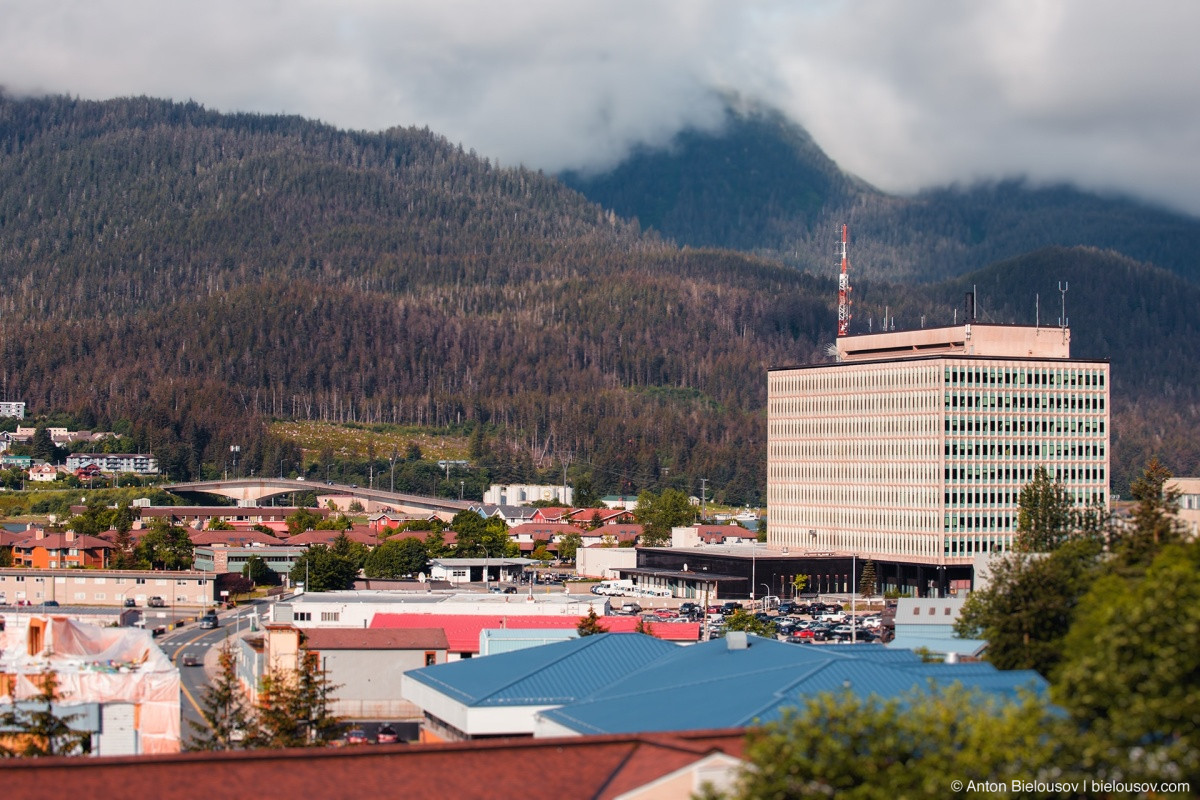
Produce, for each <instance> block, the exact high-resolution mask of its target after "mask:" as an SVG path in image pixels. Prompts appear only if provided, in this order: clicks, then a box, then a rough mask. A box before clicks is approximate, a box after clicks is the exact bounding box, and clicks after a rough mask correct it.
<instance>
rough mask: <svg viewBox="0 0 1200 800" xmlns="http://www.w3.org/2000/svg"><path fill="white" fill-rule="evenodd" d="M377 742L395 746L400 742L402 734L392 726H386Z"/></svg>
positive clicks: (381, 730)
mask: <svg viewBox="0 0 1200 800" xmlns="http://www.w3.org/2000/svg"><path fill="white" fill-rule="evenodd" d="M375 741H376V742H377V743H378V744H395V743H396V742H398V741H400V734H398V733H396V729H395V728H393V727H392V726H391V725H384V726H383V727H382V728H380V729H379V733H378V734H377V735H376V736H375Z"/></svg>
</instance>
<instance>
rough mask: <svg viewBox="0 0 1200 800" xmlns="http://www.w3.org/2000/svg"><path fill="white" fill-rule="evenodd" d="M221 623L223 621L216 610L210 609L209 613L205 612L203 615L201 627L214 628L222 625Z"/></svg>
mask: <svg viewBox="0 0 1200 800" xmlns="http://www.w3.org/2000/svg"><path fill="white" fill-rule="evenodd" d="M220 625H221V621H220V619H218V618H217V614H216V612H215V611H209V612H208V613H207V614H205V615H204V616H203V617H201V618H200V627H201V628H205V629H212V628H217V627H220Z"/></svg>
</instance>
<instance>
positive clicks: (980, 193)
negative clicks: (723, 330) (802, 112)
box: [562, 109, 1200, 282]
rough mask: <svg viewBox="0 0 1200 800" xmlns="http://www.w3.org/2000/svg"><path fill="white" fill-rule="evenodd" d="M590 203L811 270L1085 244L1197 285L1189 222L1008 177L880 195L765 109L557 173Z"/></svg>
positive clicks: (889, 275) (880, 273)
mask: <svg viewBox="0 0 1200 800" xmlns="http://www.w3.org/2000/svg"><path fill="white" fill-rule="evenodd" d="M562 178H563V180H564V182H566V183H567V184H568V185H570V186H573V187H574V188H576V189H578V190H579V191H580V192H582V193H583V194H584V195H585V196H587V197H588V198H590V199H591V200H593V201H595V202H597V203H599V204H601V205H603V206H605V207H607V208H611V209H613V210H615V211H616V212H617V213H618V214H620V215H621V216H624V217H628V218H634V219H637V220H638V221H639V222H640V223H641V224H642V225H643V226H645V227H649V228H652V229H654V230H656V231H659V232H660V233H662V234H663V235H664V236H667V237H669V238H671V239H673V240H675V241H676V242H678V243H680V244H685V245H692V246H706V247H724V248H730V249H735V250H744V251H749V252H755V253H758V254H760V255H764V256H767V257H771V258H776V259H779V260H781V261H784V262H785V263H790V264H794V265H796V266H799V267H801V268H803V269H805V270H808V271H811V272H814V273H816V274H829V275H832V274H833V272H834V271H835V270H836V269H837V267H838V263H839V262H838V260H837V256H836V254H837V247H838V242H840V231H841V225H842V223H847V224H849V226H850V231H851V250H850V257H851V263H852V265H853V269H854V271H855V274H856V275H858V276H867V277H871V278H883V279H887V280H891V281H922V282H929V281H937V280H941V279H944V278H950V277H953V276H956V275H961V274H963V273H965V272H970V271H971V270H974V269H978V268H980V267H984V266H986V265H988V264H991V263H993V262H996V261H1001V260H1004V259H1008V258H1013V257H1016V256H1019V255H1021V254H1023V253H1028V252H1031V251H1034V250H1038V249H1041V248H1044V247H1051V246H1060V247H1075V246H1082V247H1096V248H1100V249H1104V250H1113V251H1115V252H1118V253H1121V254H1123V255H1126V256H1129V257H1130V258H1132V259H1135V260H1137V261H1142V262H1146V263H1150V264H1154V265H1157V266H1160V267H1163V268H1165V269H1168V270H1171V271H1173V272H1176V273H1178V274H1180V275H1182V276H1184V277H1186V278H1188V279H1189V280H1193V281H1200V262H1198V261H1197V259H1196V257H1195V254H1196V253H1197V252H1200V220H1196V219H1194V218H1191V217H1187V216H1184V215H1180V214H1174V213H1171V212H1168V211H1164V210H1161V209H1157V208H1153V207H1150V206H1147V205H1145V204H1142V203H1138V202H1136V201H1134V200H1130V199H1126V198H1120V197H1103V196H1100V195H1096V194H1092V193H1088V192H1084V191H1081V190H1078V189H1075V188H1072V187H1069V186H1034V185H1030V184H1027V183H1026V182H1024V181H1020V180H1012V181H1004V182H998V183H984V184H977V185H973V186H968V187H961V186H954V187H944V188H933V189H929V190H926V191H923V192H921V193H919V194H917V195H915V196H912V197H897V196H890V195H887V194H885V193H883V192H880V191H879V190H877V189H875V188H873V187H871V186H869V185H867V184H866V183H864V182H862V181H859V180H856V179H854V178H852V177H851V176H848V175H846V174H844V173H843V172H842V171H841V170H840V169H839V168H838V167H837V165H836V164H834V163H833V162H832V161H830V160H829V158H828V157H827V156H826V155H825V154H824V153H823V152H822V151H821V150H820V148H819V147H818V146H817V145H816V144H815V143H814V142H813V141H812V139H811V138H810V137H809V136H808V134H807V133H806V132H805V131H804V130H803V129H802V128H800V127H799V126H797V125H795V124H793V123H791V122H789V121H788V120H786V119H784V118H783V117H782V116H781V115H780V114H778V113H777V112H774V111H771V110H769V109H767V110H764V109H750V110H741V111H734V110H729V111H728V112H727V114H726V120H725V125H724V126H723V127H722V128H721V129H719V130H717V131H711V132H710V131H697V130H686V131H683V132H681V133H680V134H678V135H677V136H676V137H675V139H674V140H673V141H672V142H671V143H670V145H669V146H667V147H665V148H661V149H657V150H652V149H647V148H642V149H639V150H637V151H635V152H634V153H633V154H632V155H631V156H629V157H628V158H627V159H626V160H625V161H623V162H622V163H621V164H619V165H618V166H616V167H615V168H613V169H612V170H610V171H608V172H605V173H601V174H593V175H579V174H576V173H567V174H564V175H563V176H562Z"/></svg>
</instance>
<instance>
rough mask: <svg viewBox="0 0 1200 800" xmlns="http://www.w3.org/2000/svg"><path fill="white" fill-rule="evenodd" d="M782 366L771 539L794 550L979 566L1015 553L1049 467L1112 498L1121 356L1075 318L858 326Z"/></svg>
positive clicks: (1070, 488)
mask: <svg viewBox="0 0 1200 800" xmlns="http://www.w3.org/2000/svg"><path fill="white" fill-rule="evenodd" d="M838 359H839V360H838V361H837V362H836V363H832V364H822V365H811V366H802V367H795V368H786V369H774V370H771V371H770V373H769V375H768V389H767V398H768V401H767V402H768V444H767V448H768V449H767V498H768V506H769V508H770V517H771V524H770V526H769V528H768V541H769V542H770V544H771V545H772V546H773V547H776V548H784V549H790V550H791V551H792V552H800V553H813V554H818V553H819V554H829V555H849V554H855V555H858V556H859V557H860V558H872V559H878V560H882V561H891V562H900V563H908V564H922V565H937V566H947V565H959V566H966V565H969V564H970V563H971V562H972V560H973V559H974V557H975V556H977V555H980V554H991V553H998V552H1006V551H1008V550H1009V549H1010V548H1011V547H1012V546H1013V541H1014V538H1015V535H1016V531H1017V510H1018V500H1019V496H1020V492H1021V488H1022V487H1023V486H1025V485H1026V484H1027V483H1029V481H1030V480H1031V479H1032V478H1033V476H1034V471H1035V470H1036V469H1037V468H1038V467H1043V468H1045V469H1046V470H1048V471H1049V473H1050V476H1051V477H1052V478H1053V479H1056V480H1058V481H1061V482H1062V484H1063V486H1064V487H1065V489H1066V490H1067V492H1068V493H1069V494H1070V496H1071V498H1072V499H1073V501H1074V502H1075V504H1076V505H1077V506H1079V507H1083V506H1086V505H1089V504H1092V503H1097V504H1107V503H1108V501H1109V493H1108V481H1109V458H1110V448H1109V435H1110V420H1109V414H1110V403H1109V368H1108V363H1107V362H1104V361H1082V360H1074V359H1071V358H1070V331H1069V329H1065V328H1033V327H1024V326H1001V325H979V324H967V325H961V326H956V327H950V328H938V329H923V330H919V331H905V332H898V333H880V334H867V335H862V336H847V337H842V338H840V339H839V340H838Z"/></svg>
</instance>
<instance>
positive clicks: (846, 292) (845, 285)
mask: <svg viewBox="0 0 1200 800" xmlns="http://www.w3.org/2000/svg"><path fill="white" fill-rule="evenodd" d="M849 266H850V262H849V261H848V260H847V259H846V225H845V224H844V223H843V224H842V274H841V275H839V276H838V332H837V335H838V336H845V335H846V334H847V333H848V332H849V330H850V277H849V276H848V275H847V274H846V269H847V268H848V267H849Z"/></svg>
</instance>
